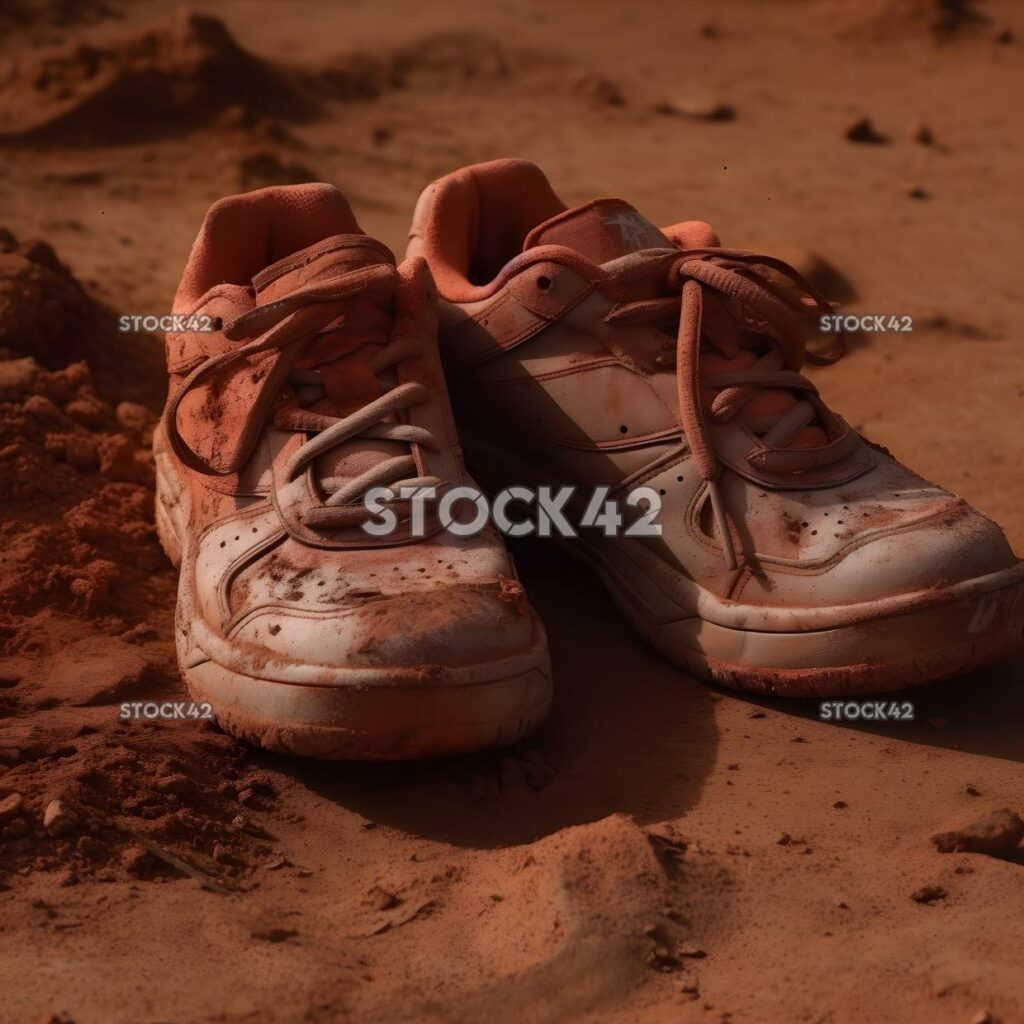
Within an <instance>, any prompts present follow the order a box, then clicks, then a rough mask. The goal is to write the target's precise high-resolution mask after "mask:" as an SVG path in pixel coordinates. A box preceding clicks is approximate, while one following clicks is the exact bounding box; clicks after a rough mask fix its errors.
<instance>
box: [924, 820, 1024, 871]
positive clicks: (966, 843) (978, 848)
mask: <svg viewBox="0 0 1024 1024" xmlns="http://www.w3.org/2000/svg"><path fill="white" fill-rule="evenodd" d="M1021 839H1024V820H1021V818H1020V816H1019V815H1018V814H1015V813H1014V812H1013V811H1011V810H1010V809H1009V808H1006V807H1004V808H1002V809H1001V810H998V811H993V812H992V813H991V814H988V815H986V816H985V817H984V818H979V819H978V820H976V821H973V822H971V824H969V825H965V826H964V827H963V828H958V829H954V830H952V831H950V832H940V833H938V834H937V835H934V836H932V842H933V843H934V844H935V846H936V848H937V849H938V851H939V852H940V853H984V854H988V856H989V857H998V858H1000V859H1001V860H1010V859H1012V858H1013V856H1014V854H1016V853H1017V852H1018V851H1019V847H1020V841H1021Z"/></svg>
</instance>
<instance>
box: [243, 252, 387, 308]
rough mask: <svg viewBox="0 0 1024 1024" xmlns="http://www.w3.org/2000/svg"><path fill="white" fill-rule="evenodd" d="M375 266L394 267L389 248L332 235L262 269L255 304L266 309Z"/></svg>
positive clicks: (256, 279) (254, 283)
mask: <svg viewBox="0 0 1024 1024" xmlns="http://www.w3.org/2000/svg"><path fill="white" fill-rule="evenodd" d="M375 263H390V264H391V265H392V266H394V265H395V257H394V255H393V254H392V252H391V250H390V249H388V247H387V246H386V245H383V244H382V243H381V242H378V241H376V240H375V239H372V238H369V237H367V236H366V235H332V236H331V237H330V238H324V239H322V240H321V241H319V242H317V243H316V244H315V245H311V246H309V247H308V248H306V249H300V250H299V251H298V252H293V253H292V254H291V255H290V256H285V258H284V259H281V260H278V261H277V262H276V263H271V264H270V266H269V267H266V268H265V269H264V270H261V271H260V272H259V273H258V274H257V275H256V276H255V277H254V278H253V279H252V286H253V290H254V291H255V293H256V305H257V306H265V305H266V304H267V303H268V302H273V301H274V300H275V299H280V298H282V297H283V296H285V295H288V294H290V293H291V292H294V291H298V290H299V289H300V288H304V287H306V286H308V285H310V284H313V283H314V282H315V283H318V284H320V283H323V282H325V281H329V280H330V279H331V278H334V277H341V276H342V275H343V274H347V273H348V272H349V271H351V270H356V269H358V268H359V267H365V266H372V265H373V264H375Z"/></svg>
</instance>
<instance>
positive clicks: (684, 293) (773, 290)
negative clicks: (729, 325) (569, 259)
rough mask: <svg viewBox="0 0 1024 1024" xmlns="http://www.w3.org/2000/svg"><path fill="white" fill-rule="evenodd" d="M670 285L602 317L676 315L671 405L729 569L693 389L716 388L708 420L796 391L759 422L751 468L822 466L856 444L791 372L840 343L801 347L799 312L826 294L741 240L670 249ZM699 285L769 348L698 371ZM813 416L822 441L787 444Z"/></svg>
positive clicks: (726, 536) (623, 319)
mask: <svg viewBox="0 0 1024 1024" xmlns="http://www.w3.org/2000/svg"><path fill="white" fill-rule="evenodd" d="M757 264H760V265H762V266H767V267H771V268H773V269H774V270H776V271H778V272H780V273H781V274H783V275H784V276H785V277H787V278H788V279H789V280H791V281H792V282H793V283H794V284H795V285H796V286H797V288H798V289H799V291H800V292H801V293H802V295H805V296H807V299H808V300H809V303H808V302H804V301H801V300H800V299H798V298H795V297H794V296H793V295H791V294H789V293H788V292H787V291H786V290H785V289H783V288H782V287H780V286H779V285H778V284H776V283H775V282H774V281H772V280H771V279H769V278H768V277H767V276H765V275H764V274H763V273H758V272H757V269H756V265H757ZM666 291H667V292H669V294H667V295H665V296H661V297H658V298H654V299H643V300H638V301H635V302H620V303H617V304H616V305H614V306H613V307H612V309H611V310H610V311H609V312H608V314H607V316H606V320H607V321H608V322H609V323H612V324H625V323H650V322H653V321H660V320H662V319H665V318H667V317H668V316H670V315H671V316H675V315H677V314H678V318H679V328H678V333H677V339H676V384H677V388H678V397H679V413H680V420H681V422H682V426H683V433H684V436H685V440H686V442H687V444H688V445H689V448H690V452H691V454H692V455H693V460H694V463H695V464H696V466H697V470H698V472H699V473H700V475H701V478H702V479H703V480H704V481H705V482H706V483H707V487H708V495H709V498H710V501H711V509H712V515H713V517H714V522H715V530H716V533H717V535H718V537H719V539H720V543H721V545H722V550H723V554H724V556H725V560H726V563H727V564H728V567H729V568H730V569H735V568H737V565H738V563H737V559H736V550H735V546H734V544H733V539H732V531H731V528H730V525H729V519H728V514H727V511H726V509H725V506H724V503H723V501H722V495H721V491H720V488H719V484H718V479H719V476H720V473H721V464H720V462H719V460H718V457H717V456H716V454H715V450H714V447H713V446H712V443H711V439H710V436H709V432H708V423H707V421H706V419H705V414H704V403H703V401H702V395H701V389H702V388H705V387H710V388H712V389H719V390H718V393H717V394H716V395H715V397H714V399H713V401H712V403H711V408H710V415H711V419H712V421H713V422H715V423H726V422H728V421H729V420H731V419H733V417H735V416H736V415H737V414H738V413H739V412H740V410H742V409H743V407H744V406H745V405H746V404H747V403H748V402H750V401H751V400H752V399H753V398H754V397H755V396H756V395H757V394H758V393H759V392H761V391H762V390H764V389H766V388H773V389H783V390H787V391H796V392H798V393H799V394H800V395H801V400H800V401H799V402H797V404H796V405H795V406H794V407H793V408H792V409H791V410H790V411H789V412H787V413H785V414H783V415H782V416H780V417H778V418H777V419H775V420H773V421H771V422H765V423H762V424H759V425H760V426H763V427H764V428H765V432H764V433H763V435H762V436H761V438H760V441H761V447H760V448H759V449H758V450H756V451H755V452H754V453H753V454H752V455H751V461H752V462H754V464H755V465H757V466H758V468H761V469H764V470H766V471H768V472H774V473H799V472H803V471H806V470H809V469H815V468H818V467H821V466H827V465H830V464H832V463H834V462H838V461H839V460H840V459H842V458H844V457H845V456H846V455H848V454H849V453H850V452H851V451H852V450H853V449H854V447H855V446H856V443H857V437H856V435H855V434H854V433H853V432H852V431H851V430H850V429H849V427H847V426H846V424H845V423H843V421H842V420H840V419H839V418H838V417H837V416H836V415H835V414H834V413H833V412H832V411H831V410H830V409H829V408H828V407H827V406H826V405H825V404H824V402H822V400H821V398H820V397H819V396H818V389H817V388H816V387H815V386H814V384H813V383H812V382H811V381H810V380H808V379H807V378H806V377H804V376H803V375H802V374H801V373H799V369H800V366H801V365H802V364H803V362H804V360H805V359H806V360H807V361H808V362H812V363H818V364H828V363H832V362H835V361H836V359H838V358H840V356H842V354H843V351H844V349H843V347H842V344H841V343H842V338H841V336H840V348H839V349H838V350H837V351H835V352H833V353H829V354H827V355H824V356H821V355H815V354H813V353H809V352H806V351H805V349H806V346H805V343H804V327H803V325H802V323H801V320H804V319H806V318H807V317H809V316H811V317H813V316H815V315H816V314H817V313H819V312H825V313H831V312H832V307H831V306H830V305H829V304H828V301H827V300H826V299H825V298H824V297H823V296H822V295H821V294H820V293H819V292H818V291H817V290H816V289H815V288H814V286H813V285H811V284H810V282H808V281H806V280H805V279H804V278H803V276H802V275H801V274H799V273H798V272H797V271H796V270H794V269H793V268H792V267H790V266H789V265H788V264H787V263H784V262H783V261H782V260H777V259H774V258H773V257H770V256H763V255H760V254H757V253H753V252H747V251H746V250H741V249H723V248H704V249H688V250H684V251H683V252H682V253H680V254H679V255H678V256H674V257H672V260H671V263H670V265H669V268H668V275H667V278H666ZM705 291H710V292H712V293H718V294H720V295H722V296H724V297H725V298H726V299H731V300H734V302H735V303H736V304H738V306H739V307H740V308H741V309H742V310H744V312H745V314H747V315H751V314H752V316H753V319H752V321H749V322H748V323H747V324H746V326H749V327H751V328H753V329H754V330H757V331H758V332H759V333H761V334H763V336H764V339H765V344H766V345H767V346H769V347H768V350H767V351H766V352H765V353H764V354H763V355H762V356H761V357H760V358H759V359H758V360H757V361H756V362H755V363H754V364H753V365H752V366H751V367H749V368H748V369H745V370H736V371H730V372H726V373H715V374H708V375H706V376H705V377H704V378H703V379H702V378H701V376H700V351H701V336H702V325H703V316H704V296H705ZM815 419H817V420H818V421H819V422H820V423H821V425H822V427H823V428H824V430H825V432H826V434H827V436H828V438H829V443H828V444H826V445H822V446H818V447H813V448H788V447H787V445H788V444H789V443H790V442H791V441H792V440H793V438H795V437H796V435H797V434H798V433H799V432H800V431H801V430H802V429H803V428H804V427H805V426H807V425H808V424H809V423H811V422H812V421H813V420H815Z"/></svg>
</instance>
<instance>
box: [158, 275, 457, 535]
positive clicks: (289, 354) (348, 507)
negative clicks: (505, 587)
mask: <svg viewBox="0 0 1024 1024" xmlns="http://www.w3.org/2000/svg"><path fill="white" fill-rule="evenodd" d="M399 281H400V278H399V274H398V271H397V270H395V268H394V267H392V266H390V265H388V264H379V265H374V266H370V267H360V268H358V269H356V270H352V271H349V272H347V273H345V274H343V275H340V276H339V277H337V278H334V279H332V280H331V281H329V282H327V283H326V284H321V285H312V286H309V287H306V288H302V289H299V290H297V291H295V292H292V293H290V294H289V295H287V296H285V297H284V298H282V299H279V300H277V301H275V302H270V303H268V304H266V305H264V306H257V307H256V308H254V309H251V310H249V311H248V312H246V313H242V314H241V315H240V316H238V317H237V318H236V319H235V320H233V321H231V323H229V324H227V325H226V326H225V327H224V329H223V333H224V336H225V337H226V338H228V339H229V340H232V341H239V340H242V339H245V338H252V339H253V340H251V341H249V342H247V343H246V344H244V345H241V346H240V347H238V348H233V349H230V350H228V351H226V352H222V353H220V354H218V355H215V356H211V357H210V358H209V359H207V360H206V361H205V362H203V363H201V364H200V365H199V366H197V367H196V368H195V369H194V370H193V371H192V372H191V373H190V374H189V375H188V376H187V377H186V378H185V380H184V381H183V382H182V384H181V386H180V388H179V389H178V391H177V392H176V393H175V395H174V397H173V398H172V399H171V401H170V402H169V403H168V406H167V412H166V415H165V425H166V430H167V438H168V441H169V443H170V445H171V448H172V450H173V451H174V452H175V454H176V455H177V456H178V458H180V459H181V461H182V462H183V463H184V464H185V465H187V466H188V467H189V468H191V469H193V470H196V471H197V472H200V473H205V474H215V475H227V474H230V473H235V472H237V471H238V470H239V469H241V468H242V466H244V465H245V463H246V462H247V461H248V460H249V457H250V456H251V455H252V452H253V450H254V449H255V446H256V444H257V442H258V440H259V437H260V435H261V434H262V432H263V430H264V429H265V427H266V425H267V423H268V421H269V420H270V418H271V411H272V406H273V404H274V403H275V402H276V401H277V400H278V399H279V398H280V395H281V392H282V389H283V388H284V387H285V385H289V384H290V385H291V386H292V388H293V389H294V393H295V404H293V405H292V406H291V407H290V408H289V407H285V408H283V409H280V410H278V412H277V413H276V414H274V415H273V422H274V425H275V426H277V427H280V428H281V429H285V430H301V431H306V432H311V433H312V432H315V434H316V436H315V437H313V438H312V439H311V440H309V441H307V442H306V444H304V445H303V446H302V447H301V448H299V449H298V450H297V451H296V452H295V453H294V454H293V455H292V456H291V458H290V459H289V460H288V462H287V464H286V467H285V478H286V482H291V481H293V480H295V479H296V478H297V477H298V475H299V474H300V473H301V472H302V471H303V470H305V468H306V467H307V466H308V465H309V464H310V463H311V462H312V461H313V460H314V459H316V458H318V457H319V456H320V455H323V454H324V453H326V452H328V451H330V450H331V449H332V448H335V447H336V446H338V445H340V444H342V443H344V442H345V441H350V440H353V439H355V438H359V439H367V440H387V441H402V442H405V443H407V444H410V445H411V444H416V445H420V446H422V447H424V448H427V449H429V450H433V451H436V450H437V442H436V440H435V438H434V436H433V434H432V433H431V432H430V431H429V430H426V429H425V428H423V427H417V426H413V425H411V424H403V423H394V422H385V421H386V420H388V419H389V418H392V417H395V416H397V415H398V414H400V413H402V412H405V411H407V410H409V409H411V408H413V407H414V406H416V405H419V404H421V403H422V402H426V401H428V400H429V399H430V393H429V391H428V390H427V388H426V387H424V386H423V385H422V384H419V383H415V382H408V383H405V384H398V385H395V386H394V387H391V388H389V389H388V390H387V391H386V392H385V393H384V394H382V395H381V396H380V397H379V398H377V399H374V400H373V401H372V402H369V403H368V404H367V405H365V406H363V407H362V408H360V409H358V410H356V411H355V412H353V413H351V414H350V415H347V416H331V415H327V414H325V413H319V412H314V411H312V410H310V409H307V408H305V406H308V405H312V404H313V403H314V402H316V401H318V400H319V399H321V398H323V397H324V395H325V394H326V390H325V388H324V386H323V381H322V379H321V377H320V374H319V372H318V371H316V370H306V369H302V368H298V367H295V366H294V363H295V360H296V359H297V358H298V357H299V355H300V354H301V352H302V350H303V349H304V348H305V347H306V345H307V344H308V343H309V342H310V341H312V340H313V338H314V337H316V336H317V335H318V334H320V333H322V332H324V331H327V330H335V329H336V328H338V327H340V326H341V325H342V323H343V322H344V314H343V313H342V312H341V310H340V308H339V307H340V306H341V305H342V304H343V303H344V301H345V300H347V299H351V298H352V297H353V296H355V295H357V294H359V293H361V292H365V291H369V290H371V289H380V288H385V289H387V288H390V289H391V290H392V291H393V290H394V289H395V288H397V287H398V285H399ZM272 351H278V352H280V353H281V354H282V358H281V359H279V360H277V362H276V365H275V366H274V367H273V369H272V370H271V371H270V372H269V373H268V374H267V377H266V379H265V380H264V381H263V382H262V384H261V386H260V389H259V391H258V392H257V399H256V402H255V403H254V406H253V409H252V410H251V413H250V414H249V415H248V416H247V418H246V424H245V427H244V428H243V437H242V439H241V443H240V445H239V448H238V452H237V454H236V456H235V457H234V458H233V459H231V460H230V461H228V462H226V463H222V464H218V465H214V464H213V462H212V460H209V459H205V458H203V456H202V455H200V454H199V453H198V452H197V451H196V450H195V449H194V448H192V447H191V446H190V445H189V444H188V442H187V441H186V440H185V438H184V437H183V436H182V434H181V431H180V429H179V427H178V411H179V409H180V407H181V403H182V401H183V400H184V398H185V396H186V395H188V394H189V393H190V392H191V391H192V390H193V389H194V388H196V387H197V386H198V385H200V384H202V383H203V382H204V381H207V380H210V379H212V378H213V377H214V376H215V375H216V374H217V373H218V372H220V371H223V370H224V369H225V368H226V367H228V366H231V365H232V364H235V363H238V362H240V361H242V360H248V359H249V358H250V357H252V356H257V355H260V354H261V353H269V352H272ZM418 352H419V348H418V346H417V345H416V344H415V343H414V342H412V341H410V340H408V339H397V340H392V341H391V342H389V343H388V344H386V345H385V346H383V347H382V348H381V349H380V350H379V351H378V352H376V353H374V354H373V355H371V356H369V357H368V359H367V364H368V366H369V368H370V369H371V371H372V372H373V373H374V374H376V375H379V374H382V373H384V372H386V371H387V370H389V369H392V368H393V367H395V366H397V365H398V364H399V363H401V362H403V361H404V360H406V359H409V358H410V357H413V356H415V355H417V354H418ZM416 472H417V467H416V460H415V458H414V457H413V455H412V454H411V453H410V454H409V455H400V456H393V457H391V458H388V459H385V460H384V461H382V462H380V463H378V464H377V465H375V466H373V467H371V468H370V469H368V470H366V471H365V472H363V473H361V474H359V475H358V476H356V477H354V478H353V479H351V480H345V481H342V480H339V479H335V478H332V477H325V478H323V479H321V480H319V481H318V483H319V485H320V488H321V490H322V491H323V492H324V493H325V494H326V495H327V497H326V500H325V501H324V502H323V504H322V505H321V506H319V507H314V508H311V509H309V510H307V511H306V512H305V513H303V516H302V521H303V523H304V524H305V525H307V526H310V527H314V528H320V529H333V528H338V527H343V526H351V525H353V524H355V523H358V522H361V521H363V520H365V519H366V518H367V517H368V512H367V510H366V508H365V507H364V505H363V503H362V502H361V501H357V499H360V498H361V497H362V496H363V495H364V494H365V493H366V491H367V490H369V489H370V488H371V487H375V486H386V485H390V486H391V487H392V488H393V489H397V488H398V487H401V486H408V487H439V486H442V481H441V480H440V479H438V478H437V477H434V476H415V475H413V476H410V475H409V474H410V473H412V474H415V473H416ZM401 504H402V503H398V502H396V503H395V504H393V505H392V508H395V509H397V508H398V507H399V506H400V505H401Z"/></svg>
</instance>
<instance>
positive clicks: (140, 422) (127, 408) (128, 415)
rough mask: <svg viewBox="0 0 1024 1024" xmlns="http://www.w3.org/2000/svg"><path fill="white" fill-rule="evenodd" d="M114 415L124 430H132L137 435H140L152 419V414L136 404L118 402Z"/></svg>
mask: <svg viewBox="0 0 1024 1024" xmlns="http://www.w3.org/2000/svg"><path fill="white" fill-rule="evenodd" d="M114 415H115V416H116V417H117V422H118V423H120V424H121V426H122V427H124V429H125V430H132V431H134V432H135V433H137V434H141V433H142V432H143V431H144V430H145V429H146V427H148V426H149V421H150V420H151V419H152V418H153V416H152V413H150V411H149V410H148V409H147V408H146V407H145V406H144V405H139V403H138V402H119V403H118V405H117V408H116V409H115V410H114Z"/></svg>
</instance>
